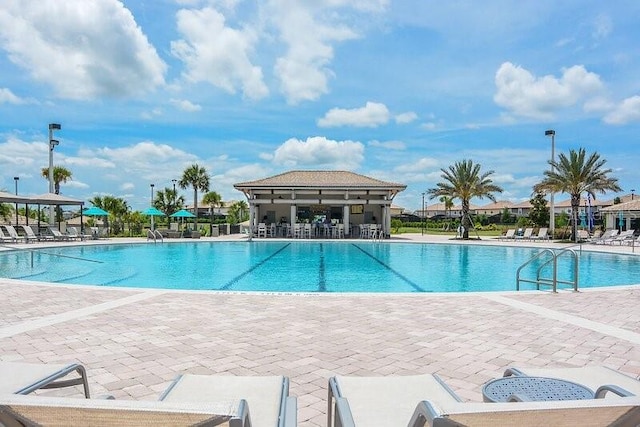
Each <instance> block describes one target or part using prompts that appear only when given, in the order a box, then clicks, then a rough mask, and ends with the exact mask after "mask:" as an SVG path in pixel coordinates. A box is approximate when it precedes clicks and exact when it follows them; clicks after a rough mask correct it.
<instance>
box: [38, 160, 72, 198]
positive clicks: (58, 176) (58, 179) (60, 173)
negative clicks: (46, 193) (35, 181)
mask: <svg viewBox="0 0 640 427" xmlns="http://www.w3.org/2000/svg"><path fill="white" fill-rule="evenodd" d="M71 176H72V173H71V171H70V170H69V169H67V168H65V167H64V166H54V167H53V189H54V193H56V194H60V183H63V184H66V183H67V181H68V180H70V179H71ZM42 177H43V178H44V179H46V180H49V168H48V167H47V168H42Z"/></svg>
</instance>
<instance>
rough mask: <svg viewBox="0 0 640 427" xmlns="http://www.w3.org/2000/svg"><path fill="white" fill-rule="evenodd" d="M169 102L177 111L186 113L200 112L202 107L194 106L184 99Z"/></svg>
mask: <svg viewBox="0 0 640 427" xmlns="http://www.w3.org/2000/svg"><path fill="white" fill-rule="evenodd" d="M170 102H171V104H172V105H175V106H176V107H177V108H178V109H180V110H182V111H186V112H188V113H194V112H196V111H200V110H202V107H201V106H200V105H198V104H194V103H193V102H191V101H189V100H186V99H172V100H171V101H170Z"/></svg>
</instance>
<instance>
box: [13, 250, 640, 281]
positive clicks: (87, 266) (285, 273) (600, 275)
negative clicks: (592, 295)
mask: <svg viewBox="0 0 640 427" xmlns="http://www.w3.org/2000/svg"><path fill="white" fill-rule="evenodd" d="M540 251H541V249H537V248H523V247H505V246H479V245H474V246H469V245H458V244H424V243H419V244H417V243H388V242H385V243H379V242H283V241H280V242H255V241H254V242H197V243H164V244H153V243H148V244H117V245H100V246H68V247H60V248H46V249H42V250H36V251H34V255H33V267H31V254H30V253H29V252H27V251H11V252H6V253H0V276H1V277H6V278H14V279H24V280H34V281H44V282H56V283H65V284H86V285H103V286H120V287H139V288H165V289H197V290H228V291H262V292H472V291H505V290H515V288H516V271H517V269H518V267H519V266H521V265H522V264H523V263H525V262H526V261H528V260H529V259H530V258H531V257H533V256H534V255H535V254H537V253H539V252H540ZM51 254H61V255H65V257H64V258H63V257H58V256H53V255H51ZM69 257H75V258H82V260H78V259H75V258H69ZM541 258H542V260H543V261H544V260H546V258H545V257H541ZM90 261H93V262H90ZM543 261H537V262H534V263H532V264H531V265H529V266H528V267H527V268H525V269H524V270H523V273H522V277H524V278H535V274H536V271H537V268H538V267H539V266H540V264H541V262H543ZM543 271H545V272H546V274H545V276H546V277H549V276H550V274H551V272H550V268H549V269H548V270H543ZM558 271H559V273H558V279H560V280H567V279H570V278H572V267H571V263H570V258H569V257H562V258H561V259H560V260H559V270H558ZM638 283H640V257H636V256H628V255H614V254H603V253H591V252H588V251H583V252H582V253H581V254H580V258H579V287H580V288H586V287H594V286H615V285H628V284H638ZM521 288H522V289H534V288H535V285H533V284H526V283H525V284H523V285H521Z"/></svg>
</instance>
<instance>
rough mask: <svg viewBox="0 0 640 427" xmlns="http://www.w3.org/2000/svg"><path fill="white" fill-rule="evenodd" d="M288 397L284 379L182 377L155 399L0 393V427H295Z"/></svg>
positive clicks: (293, 405) (293, 407)
mask: <svg viewBox="0 0 640 427" xmlns="http://www.w3.org/2000/svg"><path fill="white" fill-rule="evenodd" d="M288 393H289V381H288V379H287V378H285V377H275V376H273V377H231V376H227V377H224V376H208V375H182V376H179V377H178V378H177V379H176V380H175V381H174V382H173V383H172V384H171V385H170V386H169V388H168V389H167V390H166V391H165V392H164V393H163V395H162V396H161V400H159V401H132V400H111V399H107V400H103V399H69V398H50V397H46V396H15V395H3V394H0V425H7V426H13V425H16V426H22V425H26V426H31V425H46V426H75V425H82V426H100V427H102V426H105V427H109V426H114V427H115V426H125V427H126V426H146V425H158V426H165V425H171V426H189V425H198V426H229V427H244V426H247V427H249V426H250V427H263V426H269V427H295V426H296V424H297V420H296V399H295V397H290V396H288ZM245 396H246V397H247V398H246V399H245V398H244V397H245Z"/></svg>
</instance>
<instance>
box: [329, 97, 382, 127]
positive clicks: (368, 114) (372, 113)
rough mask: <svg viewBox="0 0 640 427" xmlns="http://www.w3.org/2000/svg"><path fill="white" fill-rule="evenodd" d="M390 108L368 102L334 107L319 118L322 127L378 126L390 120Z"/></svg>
mask: <svg viewBox="0 0 640 427" xmlns="http://www.w3.org/2000/svg"><path fill="white" fill-rule="evenodd" d="M389 116H390V114H389V110H388V109H387V106H386V105H384V104H380V103H377V102H367V104H366V105H365V106H364V107H361V108H353V109H344V108H332V109H331V110H329V111H328V112H327V113H326V114H325V115H324V117H323V118H321V119H319V120H318V126H320V127H337V126H355V127H378V126H380V125H384V124H387V123H388V122H389Z"/></svg>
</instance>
